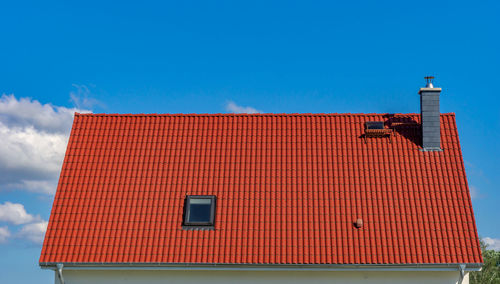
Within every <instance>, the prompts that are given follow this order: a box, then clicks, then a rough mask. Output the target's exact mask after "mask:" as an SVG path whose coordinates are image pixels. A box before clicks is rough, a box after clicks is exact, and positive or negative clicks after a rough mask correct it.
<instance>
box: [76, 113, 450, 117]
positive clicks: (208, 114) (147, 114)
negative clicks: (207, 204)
mask: <svg viewBox="0 0 500 284" xmlns="http://www.w3.org/2000/svg"><path fill="white" fill-rule="evenodd" d="M381 115H382V116H383V115H395V116H415V115H420V114H419V113H78V112H75V116H108V117H113V116H123V117H134V116H135V117H142V116H200V117H202V116H262V117H269V116H281V117H285V116H381ZM441 116H455V113H454V112H449V113H441Z"/></svg>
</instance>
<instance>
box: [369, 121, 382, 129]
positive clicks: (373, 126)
mask: <svg viewBox="0 0 500 284" xmlns="http://www.w3.org/2000/svg"><path fill="white" fill-rule="evenodd" d="M365 125H366V129H384V122H383V121H367V122H365Z"/></svg>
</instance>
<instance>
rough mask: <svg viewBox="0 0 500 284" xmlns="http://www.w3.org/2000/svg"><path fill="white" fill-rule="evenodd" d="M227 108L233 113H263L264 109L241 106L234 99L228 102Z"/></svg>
mask: <svg viewBox="0 0 500 284" xmlns="http://www.w3.org/2000/svg"><path fill="white" fill-rule="evenodd" d="M226 110H227V111H229V112H232V113H262V111H260V110H257V109H255V108H253V107H249V106H247V107H244V106H239V105H237V104H236V103H235V102H233V101H229V102H227V104H226Z"/></svg>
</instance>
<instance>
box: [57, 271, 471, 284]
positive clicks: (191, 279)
mask: <svg viewBox="0 0 500 284" xmlns="http://www.w3.org/2000/svg"><path fill="white" fill-rule="evenodd" d="M63 277H64V280H65V282H66V284H89V283H94V284H95V283H106V284H115V283H120V284H132V283H141V284H142V283H152V284H156V283H172V284H197V283H199V284H212V283H214V284H223V283H228V284H234V283H241V284H247V283H248V284H264V283H273V284H295V283H306V284H323V283H325V284H326V283H328V284H337V283H339V284H340V283H342V284H358V283H363V284H368V283H370V284H386V283H404V284H423V283H426V284H434V283H436V284H438V283H439V284H446V283H449V284H457V283H458V279H459V272H458V271H455V272H454V271H444V272H437V271H411V272H396V271H347V272H346V271H206V270H202V271H200V270H185V271H177V270H175V271H172V270H69V269H65V270H64V271H63ZM55 278H56V280H55V283H56V284H60V283H59V280H58V276H57V273H56V274H55ZM462 283H463V284H468V283H469V277H468V274H467V276H466V277H465V279H464V281H463V282H462Z"/></svg>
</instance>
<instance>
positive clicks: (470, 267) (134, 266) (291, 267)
mask: <svg viewBox="0 0 500 284" xmlns="http://www.w3.org/2000/svg"><path fill="white" fill-rule="evenodd" d="M57 264H58V263H40V267H41V268H42V269H56V265H57ZM62 264H64V269H65V270H219V271H224V270H233V271H305V270H307V271H457V270H460V265H464V263H436V264H203V263H62ZM481 267H482V264H481V263H466V264H465V270H464V271H480V270H481Z"/></svg>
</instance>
